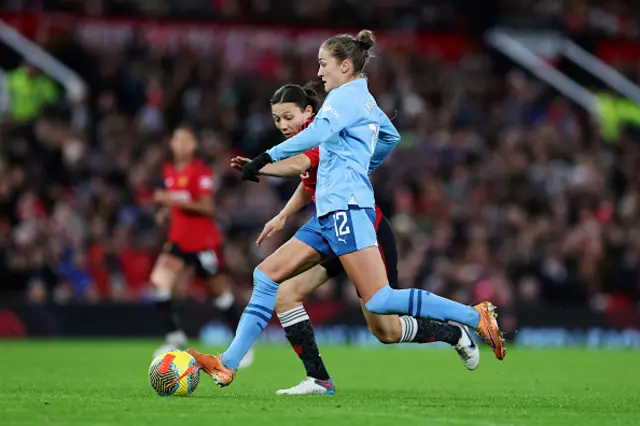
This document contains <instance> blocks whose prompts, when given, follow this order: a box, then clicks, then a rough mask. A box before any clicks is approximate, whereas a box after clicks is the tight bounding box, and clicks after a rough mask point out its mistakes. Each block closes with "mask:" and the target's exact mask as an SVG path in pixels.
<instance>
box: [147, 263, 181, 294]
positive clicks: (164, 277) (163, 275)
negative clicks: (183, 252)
mask: <svg viewBox="0 0 640 426" xmlns="http://www.w3.org/2000/svg"><path fill="white" fill-rule="evenodd" d="M175 278H176V274H175V273H174V272H173V271H172V270H170V269H167V268H162V267H156V268H154V269H153V271H151V276H150V277H149V279H150V281H151V285H152V286H153V288H154V289H155V290H156V291H160V290H169V289H171V288H172V287H173V283H174V281H175Z"/></svg>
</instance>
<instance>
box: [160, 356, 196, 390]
mask: <svg viewBox="0 0 640 426" xmlns="http://www.w3.org/2000/svg"><path fill="white" fill-rule="evenodd" d="M199 381H200V368H199V367H198V364H197V363H196V360H195V358H193V357H192V356H191V355H189V354H188V353H186V352H183V351H171V352H165V353H163V354H162V355H159V356H157V357H156V358H155V359H154V360H153V361H151V365H150V366H149V383H151V387H152V388H153V390H155V391H156V393H157V394H158V395H162V396H169V395H177V396H189V395H191V394H192V393H193V391H195V390H196V388H197V387H198V382H199Z"/></svg>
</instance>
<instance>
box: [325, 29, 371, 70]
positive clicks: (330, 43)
mask: <svg viewBox="0 0 640 426" xmlns="http://www.w3.org/2000/svg"><path fill="white" fill-rule="evenodd" d="M375 44H376V39H375V37H374V36H373V33H372V32H371V31H369V30H362V31H360V32H359V33H358V35H357V36H355V37H354V36H352V35H350V34H337V35H334V36H333V37H330V38H328V39H327V40H325V42H324V43H322V46H323V47H324V48H325V49H326V50H328V51H329V52H331V55H332V56H333V57H334V58H336V59H337V60H338V61H340V62H342V61H345V60H347V59H350V60H351V62H352V63H353V74H354V75H355V74H364V70H365V68H366V67H367V64H368V63H369V59H371V53H370V52H369V50H370V49H371V48H372V47H373V46H374V45H375Z"/></svg>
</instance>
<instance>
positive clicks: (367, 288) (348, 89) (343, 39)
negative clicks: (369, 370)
mask: <svg viewBox="0 0 640 426" xmlns="http://www.w3.org/2000/svg"><path fill="white" fill-rule="evenodd" d="M373 44H374V39H373V34H372V33H371V32H370V31H368V30H363V31H361V32H360V33H359V34H358V36H357V37H353V36H350V35H346V34H340V35H336V36H333V37H331V38H329V39H328V40H326V41H325V42H324V43H323V44H322V46H321V47H320V50H319V53H318V62H319V64H320V69H319V71H318V76H319V77H321V78H322V81H323V82H324V88H325V90H326V91H327V92H328V93H329V95H328V96H327V99H326V100H325V102H324V104H323V106H322V108H321V109H320V111H319V112H318V114H317V115H316V117H315V119H314V121H313V123H311V125H310V126H309V127H307V129H305V130H303V131H302V132H300V133H298V134H297V135H295V136H293V137H291V138H289V139H288V140H286V141H285V142H283V143H281V144H279V145H276V146H275V147H273V148H271V149H269V150H268V151H267V152H265V153H263V154H260V155H259V156H257V157H256V158H254V159H253V160H252V161H251V163H249V164H247V165H246V166H245V167H244V168H243V172H242V178H243V180H249V181H259V174H260V170H261V169H262V168H263V167H264V166H266V165H267V164H269V163H272V162H278V161H282V160H284V159H286V158H289V157H293V156H295V155H297V154H301V153H303V152H306V151H308V150H309V149H312V148H314V147H316V146H319V147H320V165H319V167H318V182H317V186H316V215H315V216H314V217H313V218H312V219H311V220H310V221H309V222H307V224H305V225H304V226H303V227H302V228H301V229H300V230H299V231H298V232H297V234H296V238H292V239H291V240H289V241H287V242H286V243H285V244H284V245H282V246H281V247H280V248H279V249H278V250H277V251H276V252H275V253H273V254H272V255H271V256H269V257H268V258H267V259H266V260H265V261H263V262H262V263H261V264H260V265H258V267H257V268H256V269H255V270H254V289H253V294H252V296H251V299H250V301H249V304H248V305H247V308H246V309H245V311H244V312H243V315H242V319H241V320H240V323H239V325H238V329H237V330H236V337H235V338H234V340H233V342H232V343H231V345H230V346H229V348H228V349H227V350H226V351H225V352H224V353H223V354H222V355H221V356H217V357H214V356H211V357H209V358H210V359H209V360H208V362H206V363H205V362H204V359H203V360H202V362H201V361H200V360H199V363H200V364H201V365H202V366H203V369H204V370H205V372H207V373H208V374H210V375H211V376H212V378H213V379H214V380H215V381H216V382H217V383H218V384H219V385H220V386H227V385H229V384H230V383H231V382H232V381H233V379H234V377H235V373H236V368H237V366H238V364H239V362H240V360H241V359H242V357H243V356H244V355H245V354H246V353H247V351H248V350H249V349H250V348H251V346H252V345H253V343H254V342H255V340H256V339H257V338H258V336H259V335H260V333H261V332H262V330H263V329H264V328H265V327H266V325H267V323H268V322H269V319H270V317H271V315H272V314H273V309H274V306H275V301H276V295H277V292H278V286H279V283H282V282H284V281H286V280H287V279H289V278H291V277H294V276H296V275H298V274H300V273H302V272H304V271H306V270H308V269H310V268H311V267H312V266H314V265H315V264H317V263H319V262H320V261H321V260H322V258H323V256H327V257H339V258H340V262H341V263H342V266H343V267H344V269H345V272H346V273H347V275H348V277H349V279H350V280H351V282H353V284H354V285H355V287H356V290H357V291H358V293H359V294H360V296H361V298H362V300H363V301H364V302H365V307H366V308H367V310H368V311H369V312H371V313H374V314H383V315H387V314H403V315H405V314H408V315H411V316H416V317H420V318H432V319H437V320H441V321H455V322H458V323H461V324H464V325H468V326H470V327H473V328H474V329H475V331H476V333H478V334H479V335H480V337H482V339H483V340H484V341H485V342H486V343H487V344H489V346H491V347H492V349H493V351H494V353H495V355H496V357H497V358H498V359H503V358H504V354H505V351H504V345H503V341H502V334H501V332H500V329H499V327H498V323H497V321H496V319H495V313H494V310H495V308H494V307H493V305H491V304H490V303H488V302H483V303H480V304H478V305H476V306H474V307H471V306H466V305H462V304H460V303H457V302H454V301H452V300H448V299H445V298H442V297H439V296H436V295H434V294H432V293H430V292H428V291H425V290H420V289H403V290H397V289H392V288H391V287H390V286H389V281H388V278H387V275H386V271H385V267H384V263H383V261H382V258H381V256H380V251H379V250H378V248H377V240H376V232H375V228H374V222H375V210H374V207H375V201H374V197H373V188H372V187H371V182H370V181H369V176H368V172H369V170H370V169H371V168H375V167H376V166H377V164H380V163H381V162H382V161H384V159H385V158H386V156H387V155H388V153H389V151H390V149H393V147H395V145H396V144H397V141H398V140H399V138H400V136H399V134H398V132H397V130H396V129H395V127H393V124H391V122H390V121H389V119H388V118H387V116H386V115H385V114H384V113H383V112H382V111H381V110H380V108H379V107H378V106H377V104H376V102H375V99H374V98H373V96H371V94H370V93H369V90H368V88H367V81H366V79H365V78H363V72H364V69H365V66H366V64H367V62H368V59H369V50H370V49H371V47H372V46H373ZM378 144H380V147H383V148H381V149H378V148H380V147H379V146H378ZM384 147H388V148H389V149H387V150H385V149H384ZM374 150H375V151H377V152H378V153H377V154H376V152H375V151H374ZM201 358H203V357H201Z"/></svg>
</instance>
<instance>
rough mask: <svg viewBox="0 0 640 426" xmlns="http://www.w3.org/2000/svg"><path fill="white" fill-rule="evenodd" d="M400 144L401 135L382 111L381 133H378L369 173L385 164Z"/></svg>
mask: <svg viewBox="0 0 640 426" xmlns="http://www.w3.org/2000/svg"><path fill="white" fill-rule="evenodd" d="M398 142H400V133H398V130H397V129H396V128H395V126H394V125H393V124H392V123H391V120H389V117H387V114H385V113H384V112H382V111H380V131H379V132H378V140H377V141H376V146H375V149H374V151H373V155H372V156H371V162H370V163H369V173H371V172H373V171H374V170H376V169H377V168H378V167H380V166H381V165H382V163H384V161H385V160H386V159H387V157H388V156H389V154H391V151H393V150H394V149H395V147H396V146H398Z"/></svg>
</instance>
